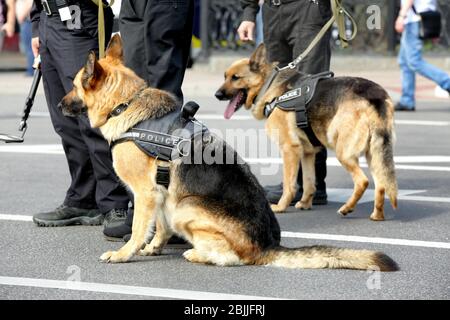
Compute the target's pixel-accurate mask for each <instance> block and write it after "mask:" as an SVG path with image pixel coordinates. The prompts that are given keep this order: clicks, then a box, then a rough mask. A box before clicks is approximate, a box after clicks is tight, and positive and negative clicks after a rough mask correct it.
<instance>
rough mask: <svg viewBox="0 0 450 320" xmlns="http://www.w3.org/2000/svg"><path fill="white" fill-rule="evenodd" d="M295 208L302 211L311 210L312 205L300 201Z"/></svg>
mask: <svg viewBox="0 0 450 320" xmlns="http://www.w3.org/2000/svg"><path fill="white" fill-rule="evenodd" d="M295 208H296V209H300V210H311V208H312V203H306V202H302V201H299V202H297V203H296V204H295Z"/></svg>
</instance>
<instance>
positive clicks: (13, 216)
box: [0, 214, 33, 222]
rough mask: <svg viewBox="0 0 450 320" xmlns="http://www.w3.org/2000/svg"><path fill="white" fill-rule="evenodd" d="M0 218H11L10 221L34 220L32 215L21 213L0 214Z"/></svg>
mask: <svg viewBox="0 0 450 320" xmlns="http://www.w3.org/2000/svg"><path fill="white" fill-rule="evenodd" d="M0 220H9V221H27V222H30V221H33V217H32V216H25V215H20V214H0Z"/></svg>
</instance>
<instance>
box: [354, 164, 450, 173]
mask: <svg viewBox="0 0 450 320" xmlns="http://www.w3.org/2000/svg"><path fill="white" fill-rule="evenodd" d="M361 167H364V168H366V167H367V165H361ZM395 169H398V170H411V171H439V172H450V167H437V166H408V165H403V164H396V165H395Z"/></svg>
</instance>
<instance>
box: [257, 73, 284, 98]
mask: <svg viewBox="0 0 450 320" xmlns="http://www.w3.org/2000/svg"><path fill="white" fill-rule="evenodd" d="M278 73H279V69H278V67H275V68H274V69H273V70H272V72H271V73H270V76H269V77H268V78H267V80H266V81H265V82H264V84H263V86H262V88H261V90H259V93H258V95H257V96H256V98H255V100H254V102H253V103H254V104H256V103H258V101H259V99H261V97H263V96H264V94H265V93H266V92H267V90H269V88H270V86H271V85H272V83H273V81H274V80H275V78H276V77H277V75H278Z"/></svg>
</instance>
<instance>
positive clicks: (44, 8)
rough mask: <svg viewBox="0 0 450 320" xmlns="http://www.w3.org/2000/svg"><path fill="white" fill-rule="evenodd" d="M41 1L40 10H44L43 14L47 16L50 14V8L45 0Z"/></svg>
mask: <svg viewBox="0 0 450 320" xmlns="http://www.w3.org/2000/svg"><path fill="white" fill-rule="evenodd" d="M41 3H42V10H44V12H45V14H46V15H48V16H51V15H52V10H51V9H50V5H49V4H48V1H47V0H41Z"/></svg>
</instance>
